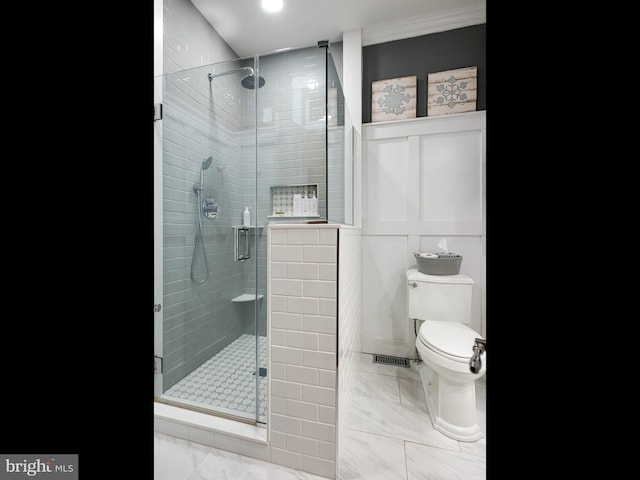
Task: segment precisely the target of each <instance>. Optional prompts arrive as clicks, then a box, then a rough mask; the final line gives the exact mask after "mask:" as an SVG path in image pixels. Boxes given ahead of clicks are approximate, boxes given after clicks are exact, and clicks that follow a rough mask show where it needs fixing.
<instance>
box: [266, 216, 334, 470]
mask: <svg viewBox="0 0 640 480" xmlns="http://www.w3.org/2000/svg"><path fill="white" fill-rule="evenodd" d="M269 244H270V247H269V248H270V281H271V291H270V299H269V300H270V316H271V319H270V331H269V338H270V367H269V372H270V393H269V402H270V407H269V409H270V418H269V420H268V427H269V432H270V435H269V438H270V455H271V462H273V463H277V464H280V465H285V466H287V467H291V468H295V469H298V470H303V471H306V472H311V473H315V474H317V475H322V476H324V477H328V478H335V475H336V460H337V457H336V452H337V441H336V440H337V430H336V426H337V423H336V422H337V415H336V406H337V394H338V390H337V377H336V372H337V351H338V350H337V347H338V325H337V322H338V318H337V315H338V310H337V300H338V288H337V287H338V264H337V262H338V226H337V225H317V226H316V225H272V226H270V227H269Z"/></svg>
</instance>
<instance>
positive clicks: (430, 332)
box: [407, 268, 487, 442]
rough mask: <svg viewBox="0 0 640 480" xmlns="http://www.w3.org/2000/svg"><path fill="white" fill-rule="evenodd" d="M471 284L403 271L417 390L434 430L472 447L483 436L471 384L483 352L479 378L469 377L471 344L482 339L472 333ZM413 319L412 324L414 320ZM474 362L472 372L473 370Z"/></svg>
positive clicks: (483, 365)
mask: <svg viewBox="0 0 640 480" xmlns="http://www.w3.org/2000/svg"><path fill="white" fill-rule="evenodd" d="M473 283H474V282H473V280H472V279H471V278H469V277H468V276H466V275H461V274H458V275H427V274H424V273H420V272H419V271H418V269H417V268H411V269H409V270H407V285H408V287H407V288H408V291H409V293H408V307H409V318H411V319H415V320H422V322H419V321H418V322H417V324H418V325H420V323H421V325H420V329H419V331H418V334H417V336H416V348H417V350H418V354H419V355H420V358H421V359H422V363H421V364H418V367H417V368H418V371H419V372H420V379H421V380H422V387H423V388H424V393H425V396H426V398H427V407H428V409H429V414H430V415H431V422H432V423H433V427H434V428H435V429H436V430H438V431H439V432H442V433H443V434H445V435H447V436H448V437H451V438H453V439H455V440H459V441H461V442H474V441H476V440H478V439H480V438H482V436H483V433H482V431H481V429H480V426H479V425H478V422H477V421H476V387H475V381H476V380H477V379H479V378H480V377H482V376H483V375H484V374H485V372H486V369H487V354H486V351H484V350H483V348H484V344H483V345H481V347H482V348H478V349H477V350H478V352H480V351H482V353H481V354H480V356H479V358H478V356H477V355H476V359H479V360H480V363H481V366H480V368H479V371H478V373H472V372H471V368H470V361H471V357H472V356H473V355H474V353H476V352H475V351H474V348H473V347H474V344H476V339H480V340H481V341H484V338H483V337H482V336H481V335H480V334H479V333H477V332H476V331H475V330H473V329H471V328H470V327H469V326H467V325H469V324H470V322H471V290H472V287H473ZM415 320H414V321H415ZM477 367H478V363H475V369H476V371H477V370H478V368H477Z"/></svg>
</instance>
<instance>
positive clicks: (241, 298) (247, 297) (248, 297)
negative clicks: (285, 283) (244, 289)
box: [231, 293, 264, 303]
mask: <svg viewBox="0 0 640 480" xmlns="http://www.w3.org/2000/svg"><path fill="white" fill-rule="evenodd" d="M263 298H264V295H258V300H262V299H263ZM255 300H256V296H255V295H254V294H253V293H243V294H242V295H238V296H237V297H235V298H233V299H231V302H233V303H243V302H254V301H255Z"/></svg>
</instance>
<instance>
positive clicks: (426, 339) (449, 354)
mask: <svg viewBox="0 0 640 480" xmlns="http://www.w3.org/2000/svg"><path fill="white" fill-rule="evenodd" d="M418 338H419V340H420V342H421V343H422V344H423V345H424V346H425V347H427V348H428V349H430V350H432V351H434V352H435V353H437V354H439V355H442V356H443V357H445V358H448V359H449V360H453V361H455V362H462V363H467V364H468V363H469V359H470V358H471V356H472V355H473V345H474V343H475V340H476V338H481V339H483V340H484V338H483V337H482V336H481V335H479V334H478V333H477V332H476V331H475V330H472V329H471V328H469V327H468V326H466V325H464V324H462V323H457V322H441V321H435V320H425V321H424V322H423V323H422V325H421V326H420V330H419V332H418Z"/></svg>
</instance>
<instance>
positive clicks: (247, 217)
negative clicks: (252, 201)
mask: <svg viewBox="0 0 640 480" xmlns="http://www.w3.org/2000/svg"><path fill="white" fill-rule="evenodd" d="M250 225H251V212H250V211H249V207H244V212H243V213H242V226H243V227H248V226H250Z"/></svg>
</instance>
